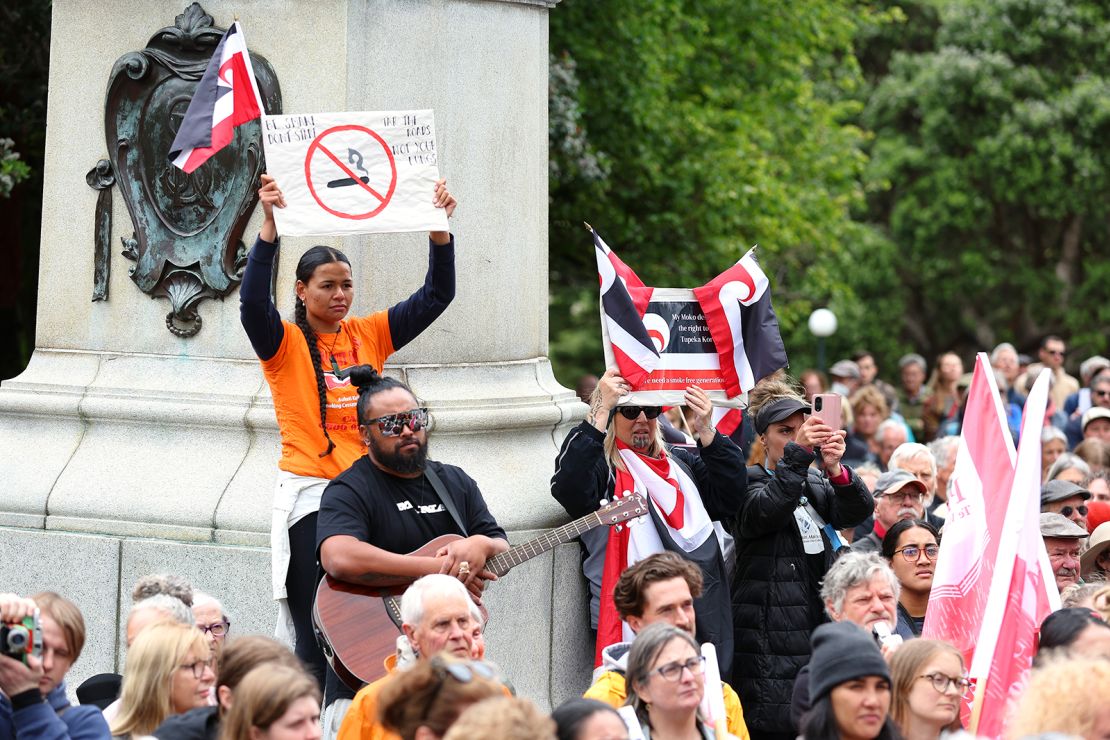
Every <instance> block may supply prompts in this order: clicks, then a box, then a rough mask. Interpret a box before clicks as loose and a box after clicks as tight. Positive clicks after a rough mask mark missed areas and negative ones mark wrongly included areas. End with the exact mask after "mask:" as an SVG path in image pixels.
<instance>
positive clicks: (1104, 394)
mask: <svg viewBox="0 0 1110 740" xmlns="http://www.w3.org/2000/svg"><path fill="white" fill-rule="evenodd" d="M1091 395H1092V396H1098V397H1099V398H1110V391H1091Z"/></svg>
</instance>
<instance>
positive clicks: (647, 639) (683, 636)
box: [624, 622, 701, 726]
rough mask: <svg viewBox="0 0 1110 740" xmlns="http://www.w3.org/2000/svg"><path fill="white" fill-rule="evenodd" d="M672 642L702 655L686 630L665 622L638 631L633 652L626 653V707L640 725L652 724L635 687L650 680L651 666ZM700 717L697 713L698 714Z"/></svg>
mask: <svg viewBox="0 0 1110 740" xmlns="http://www.w3.org/2000/svg"><path fill="white" fill-rule="evenodd" d="M672 640H682V641H684V642H685V643H686V644H687V645H689V646H690V647H692V648H693V649H694V652H695V653H697V654H698V655H701V650H700V649H699V648H698V643H697V640H695V639H694V638H693V637H691V636H690V633H688V632H687V631H686V630H681V629H679V628H678V627H675V626H674V625H670V624H667V623H666V622H656V623H655V624H652V625H648V626H647V627H645V628H644V629H642V630H640V632H639V633H637V635H636V639H635V640H633V641H632V649H631V650H629V651H628V667H627V668H626V669H625V673H624V675H625V680H626V681H627V682H628V699H627V700H626V701H625V703H626V704H629V705H631V706H632V708H633V709H635V710H636V716H637V717H639V718H640V722H641V723H647V724H648V726H650V725H651V722H650V721H649V719H648V713H647V704H646V703H645V702H644V700H643V699H641V698H640V695H639V694H638V693H636V685H637V684H639V685H641V686H642V685H643V684H645V683H647V682H648V679H649V678H650V677H651V666H652V664H653V663H655V661H656V660H657V659H658V658H659V653H661V652H663V649H664V648H665V647H667V645H669V644H670V643H671V641H672ZM699 716H700V713H699Z"/></svg>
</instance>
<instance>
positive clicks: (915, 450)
mask: <svg viewBox="0 0 1110 740" xmlns="http://www.w3.org/2000/svg"><path fill="white" fill-rule="evenodd" d="M922 455H927V456H928V457H929V464H930V465H932V466H933V475H936V474H937V458H936V455H934V454H933V451H932V450H930V449H929V448H928V447H926V446H925V445H923V444H921V443H920V442H906V443H904V444H900V445H898V446H897V447H896V448H894V452H893V453H891V455H890V462H889V463H887V467H888V468H900V466H899V465H898V463H900V462H902V461H904V460H913V459H914V458H917V457H921V456H922Z"/></svg>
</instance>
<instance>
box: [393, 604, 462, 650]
mask: <svg viewBox="0 0 1110 740" xmlns="http://www.w3.org/2000/svg"><path fill="white" fill-rule="evenodd" d="M474 627H475V624H474V620H473V618H472V617H471V616H470V604H469V603H468V602H467V599H466V597H464V596H460V595H450V596H440V595H436V594H432V595H429V596H426V597H425V598H424V618H423V619H421V620H420V623H419V624H417V625H415V626H412V625H408V624H405V625H402V628H403V629H404V631H405V636H406V637H408V638H409V642H411V643H412V646H413V649H415V650H416V652H417V653H418V654H419V655H420V656H421V657H425V658H429V657H431V656H433V655H435V654H436V653H438V652H440V651H442V650H446V651H447V652H449V653H452V654H453V655H455V656H457V657H459V658H469V657H470V655H471V650H472V648H473V644H474Z"/></svg>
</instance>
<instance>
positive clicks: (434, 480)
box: [424, 465, 468, 537]
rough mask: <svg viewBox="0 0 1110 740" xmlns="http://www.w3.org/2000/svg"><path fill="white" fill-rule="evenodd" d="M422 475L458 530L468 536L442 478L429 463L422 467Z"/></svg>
mask: <svg viewBox="0 0 1110 740" xmlns="http://www.w3.org/2000/svg"><path fill="white" fill-rule="evenodd" d="M424 475H425V477H427V479H428V482H429V483H431V484H432V490H434V491H435V492H436V495H437V496H439V502H440V503H441V504H443V508H445V509H447V513H448V514H450V515H451V518H452V519H454V520H455V524H456V525H457V526H458V528H459V531H460V532H462V533H463V536H464V537H466V536H468V533H467V531H466V525H465V524H463V520H462V517H461V516H459V509H458V507H456V506H455V500H454V499H453V498H451V497H450V496H449V495H448V494H447V487H446V486H444V485H443V480H442V479H441V478H440V477H439V475H438V474H437V473H436V471H435V470H433V469H432V466H431V465H426V466H425V467H424Z"/></svg>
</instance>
